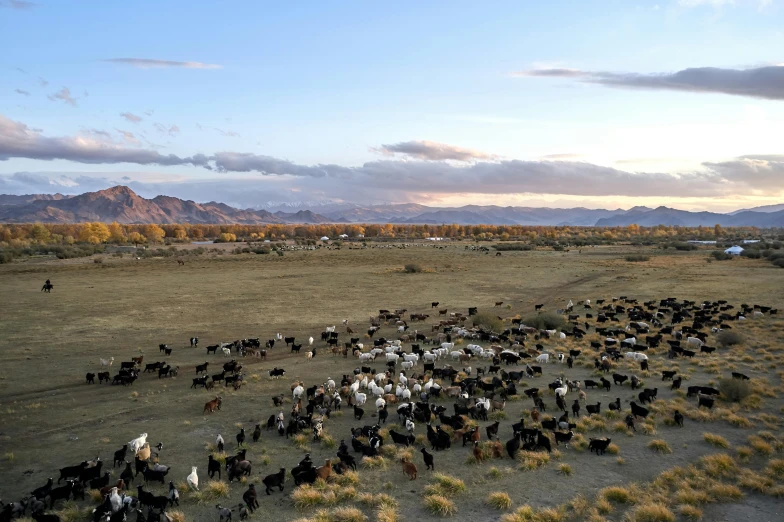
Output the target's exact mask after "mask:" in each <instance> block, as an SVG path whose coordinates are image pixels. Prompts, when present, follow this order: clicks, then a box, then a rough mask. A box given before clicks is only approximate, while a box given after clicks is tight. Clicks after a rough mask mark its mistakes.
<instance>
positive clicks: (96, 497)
mask: <svg viewBox="0 0 784 522" xmlns="http://www.w3.org/2000/svg"><path fill="white" fill-rule="evenodd" d="M87 494H88V495H90V500H92V501H93V502H94V503H96V504H99V503H101V502H103V495H101V492H100V491H99V490H97V489H91V490H90V491H88V492H87Z"/></svg>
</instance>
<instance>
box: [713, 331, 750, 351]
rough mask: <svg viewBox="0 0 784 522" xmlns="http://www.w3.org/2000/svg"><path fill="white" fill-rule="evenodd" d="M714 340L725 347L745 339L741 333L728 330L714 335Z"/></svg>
mask: <svg viewBox="0 0 784 522" xmlns="http://www.w3.org/2000/svg"><path fill="white" fill-rule="evenodd" d="M716 340H717V341H718V342H719V344H720V345H721V346H723V347H725V348H727V347H730V346H735V345H736V344H743V342H744V341H745V339H744V338H743V335H741V334H740V333H738V332H730V331H728V330H725V331H723V332H721V333H719V335H718V337H716Z"/></svg>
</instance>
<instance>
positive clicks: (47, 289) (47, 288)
mask: <svg viewBox="0 0 784 522" xmlns="http://www.w3.org/2000/svg"><path fill="white" fill-rule="evenodd" d="M52 288H54V285H53V284H52V282H51V281H50V280H48V279H47V280H46V283H44V286H43V287H42V288H41V291H42V292H47V293H49V292H51V291H52Z"/></svg>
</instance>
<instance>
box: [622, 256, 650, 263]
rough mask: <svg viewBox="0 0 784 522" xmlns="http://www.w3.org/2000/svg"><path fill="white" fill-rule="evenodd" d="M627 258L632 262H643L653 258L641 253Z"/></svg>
mask: <svg viewBox="0 0 784 522" xmlns="http://www.w3.org/2000/svg"><path fill="white" fill-rule="evenodd" d="M625 259H626V261H628V262H630V263H642V262H645V261H650V260H651V258H650V256H644V255H641V254H637V255H631V256H626V258H625Z"/></svg>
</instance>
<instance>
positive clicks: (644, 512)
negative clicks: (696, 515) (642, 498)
mask: <svg viewBox="0 0 784 522" xmlns="http://www.w3.org/2000/svg"><path fill="white" fill-rule="evenodd" d="M626 518H627V520H629V521H630V522H675V515H674V514H673V513H672V511H670V510H669V509H667V507H666V506H663V505H661V504H643V505H641V506H638V507H636V508H635V509H634V510H633V511H632V512H631V513H629V515H628V516H627V517H626Z"/></svg>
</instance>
